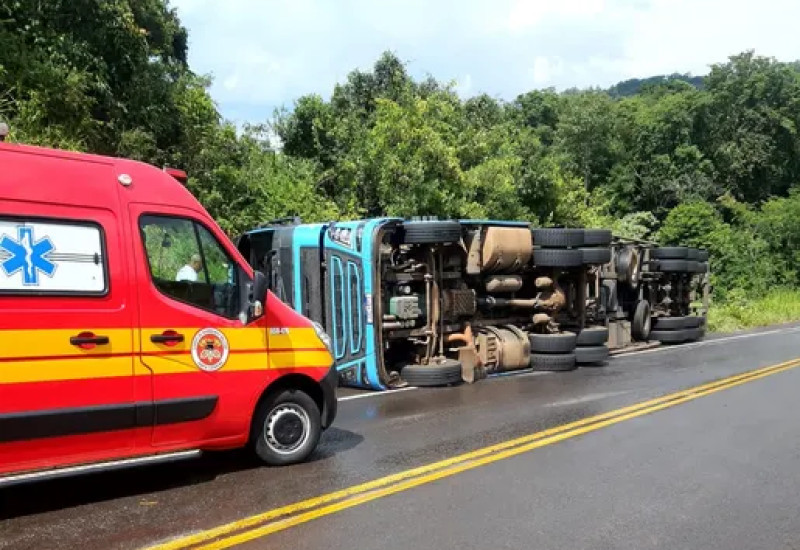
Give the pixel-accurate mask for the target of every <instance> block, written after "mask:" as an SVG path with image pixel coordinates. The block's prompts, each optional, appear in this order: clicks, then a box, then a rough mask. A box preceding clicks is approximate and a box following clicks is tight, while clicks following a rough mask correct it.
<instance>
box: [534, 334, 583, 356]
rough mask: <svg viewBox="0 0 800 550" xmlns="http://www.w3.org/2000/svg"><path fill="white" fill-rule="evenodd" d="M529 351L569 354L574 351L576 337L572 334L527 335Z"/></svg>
mask: <svg viewBox="0 0 800 550" xmlns="http://www.w3.org/2000/svg"><path fill="white" fill-rule="evenodd" d="M528 338H529V339H530V342H531V351H532V352H538V353H569V352H571V351H572V350H574V349H575V345H576V341H577V335H576V334H575V333H573V332H562V333H560V334H529V335H528Z"/></svg>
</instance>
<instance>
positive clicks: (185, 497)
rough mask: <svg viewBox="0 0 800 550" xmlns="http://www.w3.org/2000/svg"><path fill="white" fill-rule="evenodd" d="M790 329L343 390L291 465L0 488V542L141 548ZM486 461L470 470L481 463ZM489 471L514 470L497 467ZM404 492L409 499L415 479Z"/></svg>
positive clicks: (687, 378)
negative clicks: (328, 424) (480, 377)
mask: <svg viewBox="0 0 800 550" xmlns="http://www.w3.org/2000/svg"><path fill="white" fill-rule="evenodd" d="M792 330H794V329H792V328H788V329H784V330H783V331H781V332H767V333H764V334H760V335H758V336H754V337H751V338H744V339H734V340H730V341H725V342H713V341H709V343H708V344H706V345H702V346H695V347H691V348H686V349H681V348H680V347H676V348H670V349H666V350H661V351H658V352H655V353H644V354H641V355H631V356H621V357H618V358H616V359H614V360H613V361H612V362H611V363H609V364H608V365H607V366H605V367H600V368H583V369H578V370H576V371H573V372H567V373H547V374H540V373H533V374H520V375H516V376H506V377H501V378H496V379H492V380H486V381H482V382H480V383H477V384H474V385H462V386H459V387H452V388H438V389H418V390H412V391H403V392H397V393H394V394H390V395H379V396H378V395H376V396H371V397H365V398H358V399H352V400H348V401H342V402H341V403H340V409H339V416H338V418H337V419H336V422H335V424H334V426H333V427H332V428H331V429H329V430H328V431H327V432H326V433H325V434H324V436H323V439H322V441H321V444H320V447H319V449H318V450H317V451H316V452H315V454H314V455H313V456H312V458H311V460H310V461H309V462H308V463H305V464H300V465H296V466H291V467H287V468H264V467H260V466H259V465H258V463H256V462H255V461H254V460H252V459H251V458H250V457H249V456H248V455H247V453H246V452H243V451H235V452H222V453H210V454H207V455H205V456H204V457H202V458H200V459H198V460H193V461H188V462H182V463H175V464H168V465H160V466H152V467H147V468H141V469H135V470H128V471H116V472H109V473H104V474H97V475H91V476H83V477H76V478H71V479H62V480H57V481H51V482H42V483H37V484H32V485H27V486H18V487H12V488H8V489H5V490H0V549H3V550H5V549H12V548H13V549H14V550H17V549H24V548H30V549H36V550H40V549H46V548H78V547H80V548H82V549H83V550H90V549H93V548H97V549H103V550H105V549H110V548H125V549H127V548H140V547H142V546H143V545H147V544H152V543H154V542H156V541H160V540H165V539H168V538H171V537H175V536H178V535H181V534H187V533H190V532H193V531H196V530H200V529H207V528H210V527H214V526H216V525H219V524H222V523H226V522H230V521H234V520H237V519H240V518H243V517H246V516H248V515H252V514H255V513H259V512H263V511H266V510H269V509H272V508H275V507H277V506H281V505H284V504H288V503H292V502H295V501H298V500H302V499H304V498H309V497H312V496H316V495H320V494H323V493H326V492H329V491H333V490H336V489H341V488H344V487H348V486H350V485H353V484H356V483H361V482H364V481H368V480H371V479H375V478H378V477H381V476H385V475H388V474H393V473H396V472H399V471H402V470H405V469H408V468H413V467H416V466H420V465H424V464H427V463H430V462H433V461H437V460H441V459H443V458H447V457H450V456H453V455H455V454H459V453H463V452H467V451H470V450H473V449H477V448H480V447H484V446H486V445H491V444H493V443H499V442H502V441H505V440H508V439H511V438H515V437H519V436H521V435H525V434H529V433H533V432H537V431H540V430H543V429H546V428H551V427H554V426H558V425H560V424H564V423H567V422H572V421H575V420H579V419H581V418H585V417H587V416H592V415H596V414H600V413H603V412H607V411H610V410H613V409H616V408H619V407H623V406H626V405H631V404H634V403H637V402H640V401H644V400H647V399H650V398H653V397H657V396H660V395H664V394H667V393H671V392H673V391H677V390H680V389H683V388H687V387H691V386H695V385H697V384H701V383H703V382H707V381H710V380H714V379H718V378H722V377H726V376H730V375H733V374H736V373H739V372H744V371H747V370H751V369H754V368H757V367H760V366H765V365H770V364H774V363H778V362H781V361H786V360H788V359H793V358H795V357H798V356H800V335H799V334H798V333H797V332H791V331H792ZM343 394H345V395H352V393H348V392H343ZM653 418H659V416H653ZM560 445H563V444H559V445H556V447H558V446H560ZM595 452H602V449H595ZM609 452H610V450H609ZM500 469H502V467H500ZM492 471H494V470H490V469H487V470H478V471H475V472H472V473H470V476H473V477H474V476H489V475H491V472H492ZM548 475H550V476H553V475H555V476H558V475H559V474H558V472H557V471H551V472H549V473H548ZM565 475H566V474H565ZM483 483H490V482H489V481H488V480H484V481H483ZM498 483H510V481H509V480H507V479H503V478H502V477H498ZM431 490H433V489H432V488H430V487H429V488H427V489H426V491H431ZM404 498H405V500H406V502H408V501H409V500H413V498H414V491H412V492H410V493H409V494H408V495H406V496H405V497H404ZM378 502H383V501H378ZM381 505H382V504H373V505H372V506H373V507H374V506H381ZM487 506H489V507H490V508H491V507H492V506H493V504H492V503H487ZM326 521H329V520H326ZM415 521H419V520H418V519H416V520H415ZM302 533H303V531H302V528H299V530H296V531H294V536H295V537H300V538H298V539H296V540H297V541H298V547H308V548H316V547H318V546H316V545H311V544H310V545H308V546H306V545H305V544H302V537H303V534H302ZM365 536H366V535H365ZM311 540H312V539H309V542H310V541H311ZM370 542H371V541H370V539H369V538H366V539H365V541H364V543H363V544H361V545H360V546H359V547H362V548H371V547H375V546H373V545H372V544H370ZM354 544H355V543H354ZM257 547H260V546H257ZM263 547H268V546H267V545H266V543H265V545H264V546H263ZM512 547H513V546H512Z"/></svg>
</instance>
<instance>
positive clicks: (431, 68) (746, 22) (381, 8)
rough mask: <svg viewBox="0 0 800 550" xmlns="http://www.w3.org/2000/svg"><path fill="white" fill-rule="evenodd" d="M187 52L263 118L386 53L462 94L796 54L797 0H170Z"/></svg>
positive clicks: (233, 114) (237, 110) (233, 109)
mask: <svg viewBox="0 0 800 550" xmlns="http://www.w3.org/2000/svg"><path fill="white" fill-rule="evenodd" d="M172 5H174V6H176V7H177V8H178V13H179V15H180V17H181V19H182V21H183V23H184V24H185V25H186V26H187V27H188V28H189V32H190V35H189V37H190V63H191V65H192V68H193V69H194V70H195V71H197V72H200V73H203V74H209V73H210V74H212V75H213V76H214V78H215V83H214V85H213V88H212V95H213V97H214V98H215V100H216V101H217V102H218V103H219V104H220V107H221V109H222V112H223V114H224V115H225V116H226V117H229V118H232V119H238V120H248V121H251V122H259V121H263V120H265V119H267V118H269V117H270V116H271V115H272V112H273V109H275V108H276V107H281V106H286V107H288V108H291V107H292V104H293V101H294V100H295V99H297V98H298V97H300V96H301V95H304V94H307V93H317V94H320V95H322V96H323V97H327V96H329V94H330V92H331V90H332V89H333V86H334V84H335V83H336V82H341V81H343V80H344V79H346V78H347V74H348V73H349V72H350V71H351V70H353V69H356V68H359V69H369V68H370V67H371V66H372V65H373V64H374V62H375V60H376V59H377V58H378V56H379V55H380V54H381V53H382V52H383V51H386V50H391V51H394V52H395V53H396V54H397V55H398V56H399V57H400V58H401V59H402V60H404V61H406V62H407V63H408V68H409V70H410V72H411V73H412V74H413V75H414V76H416V77H423V76H425V75H427V74H431V75H433V76H434V77H436V78H437V79H439V80H442V81H451V80H455V81H456V82H457V83H458V84H457V86H458V88H457V89H458V92H459V94H461V95H463V96H467V95H471V94H478V93H484V92H485V93H488V94H490V95H493V96H498V97H503V98H506V99H512V98H514V97H515V96H516V95H518V94H519V93H523V92H525V91H528V90H530V89H532V88H536V87H550V86H552V87H555V88H557V89H565V88H569V87H588V86H609V85H611V84H614V83H615V82H618V81H620V80H624V79H627V78H633V77H647V76H652V75H654V74H663V73H671V72H691V73H693V74H703V73H705V72H707V71H708V67H709V65H710V64H711V63H715V62H724V61H725V60H726V59H727V57H728V56H729V55H733V54H736V53H740V52H742V51H744V50H746V49H755V50H756V52H757V53H758V54H760V55H771V56H775V57H778V58H780V59H785V60H790V59H794V57H795V56H797V50H796V48H795V45H796V43H795V41H794V40H792V39H791V38H790V37H792V36H794V35H795V28H794V27H795V26H796V24H797V23H796V22H797V21H798V20H800V2H797V1H796V0H760V1H759V2H757V3H754V2H752V1H751V0H493V1H492V0H481V1H479V0H460V1H456V0H438V1H437V2H430V1H428V0H402V1H401V0H382V1H380V2H375V1H374V0H264V1H261V0H229V1H228V2H218V1H217V0H173V2H172Z"/></svg>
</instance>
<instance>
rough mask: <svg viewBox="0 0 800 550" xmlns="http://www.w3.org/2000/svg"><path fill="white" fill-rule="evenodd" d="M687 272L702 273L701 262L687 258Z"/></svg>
mask: <svg viewBox="0 0 800 550" xmlns="http://www.w3.org/2000/svg"><path fill="white" fill-rule="evenodd" d="M686 273H700V262H698V261H696V260H686Z"/></svg>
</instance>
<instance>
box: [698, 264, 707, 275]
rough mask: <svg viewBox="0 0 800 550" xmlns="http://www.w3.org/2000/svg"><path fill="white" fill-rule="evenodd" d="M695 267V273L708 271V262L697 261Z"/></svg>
mask: <svg viewBox="0 0 800 550" xmlns="http://www.w3.org/2000/svg"><path fill="white" fill-rule="evenodd" d="M696 267H697V269H696V270H695V273H708V263H707V262H697V266H696Z"/></svg>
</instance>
